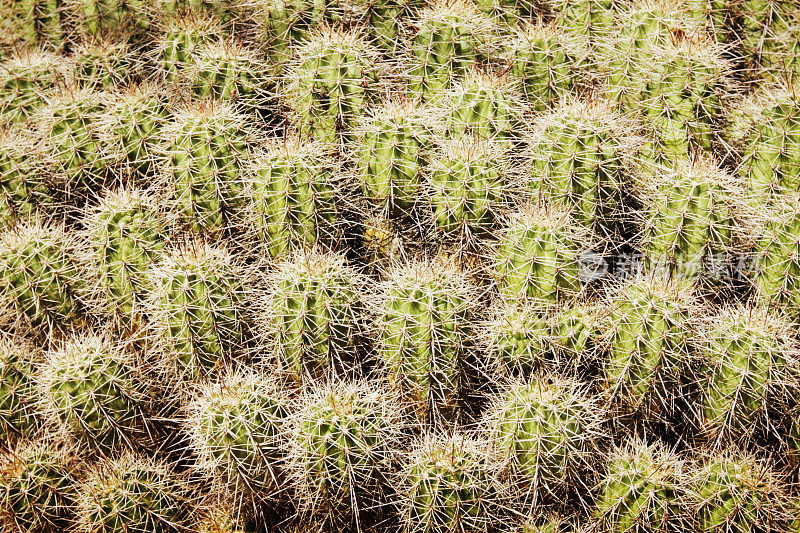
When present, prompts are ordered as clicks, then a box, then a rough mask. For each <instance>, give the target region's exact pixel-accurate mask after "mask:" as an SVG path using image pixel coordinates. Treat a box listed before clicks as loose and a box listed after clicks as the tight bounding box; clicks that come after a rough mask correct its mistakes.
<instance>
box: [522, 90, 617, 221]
mask: <svg viewBox="0 0 800 533" xmlns="http://www.w3.org/2000/svg"><path fill="white" fill-rule="evenodd" d="M526 141H527V144H528V147H529V150H528V154H527V157H529V159H527V160H526V163H527V164H528V166H529V167H530V171H529V172H530V174H529V175H528V176H527V177H526V180H527V181H528V182H529V185H528V187H529V188H530V189H531V190H532V191H533V192H534V193H541V194H543V195H547V196H550V197H551V198H552V199H554V200H557V201H560V202H563V203H565V204H566V205H567V206H570V207H572V208H573V210H572V214H573V216H574V217H575V219H576V220H577V221H579V222H581V223H584V224H586V225H589V226H595V227H597V229H598V230H599V231H603V232H605V231H607V230H610V229H611V228H612V227H613V225H614V223H615V221H616V220H617V219H618V218H619V211H620V206H621V189H622V181H623V176H624V174H625V172H626V170H627V164H626V161H624V160H623V154H625V153H629V152H630V148H631V136H630V135H629V127H628V125H627V123H626V121H625V120H624V119H623V118H622V117H621V116H619V115H618V114H617V113H615V111H614V110H613V106H612V105H611V104H610V103H609V102H605V101H602V100H600V101H596V102H583V101H574V102H566V103H565V104H564V105H562V106H560V107H559V108H557V109H555V110H554V111H553V112H552V113H550V114H548V115H545V116H543V117H541V118H540V119H538V120H537V122H536V124H535V126H534V131H533V133H532V134H531V135H530V136H529V137H528V138H527V140H526Z"/></svg>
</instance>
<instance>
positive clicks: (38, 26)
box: [14, 0, 65, 48]
mask: <svg viewBox="0 0 800 533" xmlns="http://www.w3.org/2000/svg"><path fill="white" fill-rule="evenodd" d="M14 3H15V5H14V8H15V9H16V10H17V13H18V14H19V17H20V19H21V20H20V22H21V23H22V28H21V30H22V35H21V37H22V40H23V41H24V42H25V43H27V44H29V45H32V46H35V45H40V46H42V47H49V48H61V47H62V46H63V45H64V33H65V32H64V25H63V22H62V9H61V2H59V0H15V2H14Z"/></svg>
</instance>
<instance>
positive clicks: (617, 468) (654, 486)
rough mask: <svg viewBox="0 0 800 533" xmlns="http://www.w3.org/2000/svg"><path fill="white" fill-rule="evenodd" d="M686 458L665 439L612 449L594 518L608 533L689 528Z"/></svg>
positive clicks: (655, 532) (689, 511)
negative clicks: (675, 451) (684, 459)
mask: <svg viewBox="0 0 800 533" xmlns="http://www.w3.org/2000/svg"><path fill="white" fill-rule="evenodd" d="M685 468H686V465H685V463H684V461H683V460H682V459H681V458H680V457H679V456H677V455H676V454H675V453H674V452H671V451H669V450H667V449H666V448H665V446H664V445H663V444H660V443H656V444H651V445H648V444H646V443H645V442H642V441H638V440H634V441H630V442H628V443H627V444H625V445H624V446H623V447H621V448H617V449H615V450H613V451H612V454H611V456H610V457H609V462H608V471H607V472H606V474H605V476H604V477H603V478H602V480H601V481H600V486H599V491H598V496H597V502H596V505H595V511H594V513H595V518H596V520H597V529H596V530H597V531H602V532H604V533H638V532H640V531H649V532H654V533H658V532H664V533H667V532H669V531H689V530H690V529H691V524H692V522H691V520H692V516H691V503H690V500H689V494H687V490H686V489H687V487H686V486H685V485H686V477H687V473H685V472H684V469H685Z"/></svg>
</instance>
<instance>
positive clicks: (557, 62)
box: [507, 23, 589, 112]
mask: <svg viewBox="0 0 800 533" xmlns="http://www.w3.org/2000/svg"><path fill="white" fill-rule="evenodd" d="M507 46H508V47H509V51H508V53H507V55H508V58H507V59H508V61H509V62H510V63H511V75H512V76H513V78H514V79H515V80H517V81H518V82H519V83H520V84H521V86H522V90H523V92H524V94H525V96H526V97H527V98H528V100H529V101H530V102H531V105H532V107H533V109H534V110H535V111H539V112H545V111H547V110H550V109H552V108H554V107H555V106H557V105H558V104H559V103H560V102H561V101H562V100H563V99H565V98H568V97H570V96H573V95H575V94H576V92H577V90H578V88H579V87H580V84H581V82H582V81H583V78H585V76H586V73H585V70H586V66H587V63H588V61H589V59H588V55H589V52H588V45H587V43H585V42H583V41H582V40H580V39H578V38H576V37H575V36H574V34H570V33H567V32H565V31H564V30H563V29H562V28H559V27H558V26H556V25H554V24H546V25H543V24H532V23H527V24H525V25H524V26H522V28H520V29H519V30H517V33H516V34H515V35H514V36H513V38H512V39H510V40H509V41H508V44H507Z"/></svg>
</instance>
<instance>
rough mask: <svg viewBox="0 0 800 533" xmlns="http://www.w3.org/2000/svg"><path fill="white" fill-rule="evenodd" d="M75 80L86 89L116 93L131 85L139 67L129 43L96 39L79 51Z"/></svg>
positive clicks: (75, 58) (77, 52)
mask: <svg viewBox="0 0 800 533" xmlns="http://www.w3.org/2000/svg"><path fill="white" fill-rule="evenodd" d="M74 62H75V66H74V75H73V78H74V79H75V82H77V83H78V84H79V85H80V86H82V87H89V88H93V89H104V90H108V89H112V88H114V87H115V86H125V85H128V84H129V83H131V82H132V81H133V80H134V79H135V77H136V74H137V72H136V71H137V66H136V64H135V60H134V58H133V54H132V53H131V50H130V45H128V43H126V42H125V41H116V40H112V39H102V38H97V39H92V40H88V41H85V42H82V43H81V44H80V46H78V48H77V49H76V50H75V57H74Z"/></svg>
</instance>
